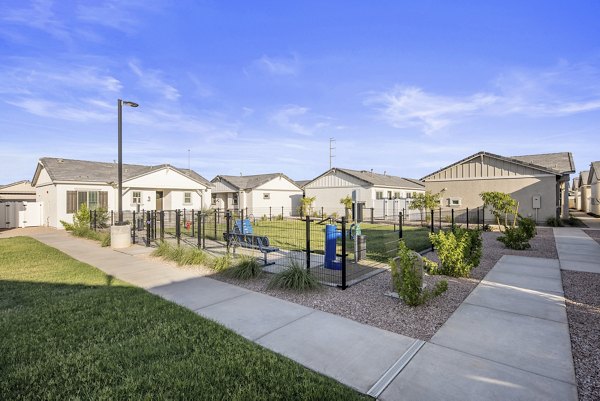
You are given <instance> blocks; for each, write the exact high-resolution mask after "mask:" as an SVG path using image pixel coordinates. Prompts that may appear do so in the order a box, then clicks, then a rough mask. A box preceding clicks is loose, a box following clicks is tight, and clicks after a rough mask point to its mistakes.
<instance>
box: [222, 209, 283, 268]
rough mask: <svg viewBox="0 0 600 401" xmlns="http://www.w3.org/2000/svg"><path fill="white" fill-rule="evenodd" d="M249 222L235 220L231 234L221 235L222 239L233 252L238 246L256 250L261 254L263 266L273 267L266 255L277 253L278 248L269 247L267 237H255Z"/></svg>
mask: <svg viewBox="0 0 600 401" xmlns="http://www.w3.org/2000/svg"><path fill="white" fill-rule="evenodd" d="M253 232H254V231H253V229H252V225H251V224H250V220H236V221H235V226H234V227H233V232H231V233H223V238H224V239H225V241H227V244H228V245H229V246H233V248H234V250H235V248H236V247H238V246H240V247H242V248H248V249H257V250H258V251H259V252H261V253H262V254H263V263H264V265H265V266H268V265H274V264H275V262H268V261H267V255H268V254H269V253H271V252H277V251H279V248H277V247H274V246H271V244H270V241H269V237H267V236H264V235H255V234H254V233H253Z"/></svg>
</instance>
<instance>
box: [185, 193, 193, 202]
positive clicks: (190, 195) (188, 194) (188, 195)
mask: <svg viewBox="0 0 600 401" xmlns="http://www.w3.org/2000/svg"><path fill="white" fill-rule="evenodd" d="M183 203H185V204H188V205H189V204H191V203H192V193H191V192H184V193H183Z"/></svg>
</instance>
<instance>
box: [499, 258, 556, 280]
mask: <svg viewBox="0 0 600 401" xmlns="http://www.w3.org/2000/svg"><path fill="white" fill-rule="evenodd" d="M558 264H559V263H558V260H556V267H555V266H550V267H548V266H535V265H533V266H532V265H522V264H513V263H500V262H499V263H496V266H494V271H495V272H500V273H510V274H518V275H523V276H533V277H545V278H552V279H556V280H560V279H561V277H560V268H559V267H558Z"/></svg>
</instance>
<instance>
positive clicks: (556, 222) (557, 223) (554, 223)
mask: <svg viewBox="0 0 600 401" xmlns="http://www.w3.org/2000/svg"><path fill="white" fill-rule="evenodd" d="M546 225H547V226H550V227H562V226H563V222H562V220H561V219H557V218H556V217H548V218H547V219H546Z"/></svg>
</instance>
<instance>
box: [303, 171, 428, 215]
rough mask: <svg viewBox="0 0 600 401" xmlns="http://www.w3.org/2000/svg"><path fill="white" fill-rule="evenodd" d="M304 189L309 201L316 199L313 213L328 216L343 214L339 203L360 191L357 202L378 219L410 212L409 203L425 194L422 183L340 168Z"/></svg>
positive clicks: (322, 175) (318, 178)
mask: <svg viewBox="0 0 600 401" xmlns="http://www.w3.org/2000/svg"><path fill="white" fill-rule="evenodd" d="M303 189H304V193H305V196H306V197H308V198H312V197H315V198H316V199H315V202H314V204H313V210H317V211H321V210H323V211H324V213H327V214H332V213H338V214H340V213H343V212H344V206H343V205H342V204H341V203H340V199H342V198H345V197H346V196H350V197H351V196H352V192H353V191H358V193H359V199H358V200H359V201H361V202H364V207H365V208H367V209H371V208H372V209H373V214H374V216H375V217H385V216H397V215H398V213H399V212H400V211H403V210H405V209H407V204H406V201H407V199H410V198H411V197H412V195H413V194H414V193H424V192H425V186H424V185H423V183H422V182H420V181H419V180H415V179H410V178H404V177H398V176H394V175H389V174H385V173H384V174H380V173H375V172H373V171H366V170H351V169H347V168H338V167H334V168H332V169H329V170H327V171H326V172H324V173H323V174H321V175H320V176H318V177H317V178H315V179H313V180H311V181H309V182H308V183H306V184H304V187H303Z"/></svg>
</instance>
